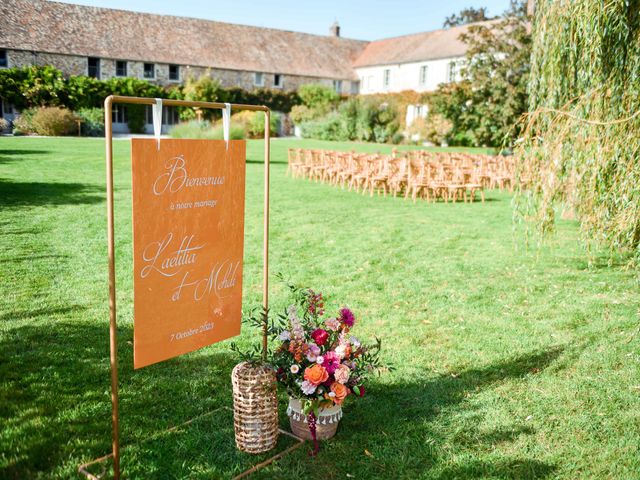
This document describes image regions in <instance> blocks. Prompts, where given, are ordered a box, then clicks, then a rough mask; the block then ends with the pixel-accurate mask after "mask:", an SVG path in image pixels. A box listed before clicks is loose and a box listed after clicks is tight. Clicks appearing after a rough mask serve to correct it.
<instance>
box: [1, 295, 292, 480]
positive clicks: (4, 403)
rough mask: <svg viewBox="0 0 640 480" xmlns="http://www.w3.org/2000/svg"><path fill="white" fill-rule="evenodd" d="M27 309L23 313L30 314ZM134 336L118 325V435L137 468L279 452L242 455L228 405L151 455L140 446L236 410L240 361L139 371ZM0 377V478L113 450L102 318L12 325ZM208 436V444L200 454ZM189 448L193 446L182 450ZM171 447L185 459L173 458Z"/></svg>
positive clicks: (4, 340)
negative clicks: (235, 371) (234, 386)
mask: <svg viewBox="0 0 640 480" xmlns="http://www.w3.org/2000/svg"><path fill="white" fill-rule="evenodd" d="M74 310H78V312H75V313H77V314H78V317H81V316H82V315H84V314H83V313H82V310H83V307H74V306H70V307H69V309H68V312H69V313H71V312H73V311H74ZM68 312H67V310H64V312H63V313H68ZM49 313H51V312H50V311H47V312H44V311H43V312H42V314H43V315H47V314H49ZM31 314H33V312H31V313H29V312H25V316H26V317H29V316H31ZM132 337H133V331H132V329H131V327H130V326H124V327H119V344H118V345H119V349H118V350H119V360H120V363H119V373H120V381H119V384H120V432H121V444H122V445H124V446H128V450H127V452H128V453H127V455H128V457H127V459H126V461H127V465H128V468H129V469H130V470H131V471H135V472H136V473H141V472H144V471H145V469H146V468H148V469H149V470H146V471H147V472H154V471H156V468H159V467H161V473H162V472H164V473H167V472H169V473H167V475H169V474H170V473H171V472H172V471H174V472H179V471H181V470H184V467H185V464H187V465H189V462H190V461H193V462H195V463H196V467H198V466H200V467H207V466H210V465H217V467H216V468H219V469H222V470H221V471H223V472H227V473H228V472H234V471H238V472H239V471H242V470H243V469H245V468H248V467H249V466H251V465H253V464H254V463H257V462H259V461H260V459H262V460H264V459H265V458H267V457H269V456H270V455H272V454H273V453H270V454H267V455H264V456H252V455H248V454H241V453H239V452H237V451H236V448H235V444H234V439H233V421H232V413H231V412H230V411H229V410H227V409H224V410H220V413H219V415H216V417H215V420H210V421H209V423H206V422H205V423H204V424H200V426H195V427H194V429H193V430H191V428H190V427H189V428H186V429H185V433H184V435H183V436H181V437H179V438H178V439H177V440H175V439H174V440H173V443H175V442H178V444H179V445H172V444H171V441H169V444H164V445H163V444H162V443H160V444H157V445H156V446H155V447H153V448H157V449H159V451H156V452H154V451H152V450H153V449H151V450H150V449H149V448H150V447H148V446H145V445H146V444H144V445H143V444H141V442H142V441H143V440H144V439H147V438H149V437H151V436H152V435H154V434H157V433H158V432H160V431H163V430H165V429H167V428H170V427H173V426H176V425H180V424H182V423H183V422H185V421H187V420H189V419H192V418H194V417H198V416H200V415H202V414H203V413H206V412H210V411H212V410H215V409H218V408H220V407H223V406H231V404H232V403H231V398H232V396H231V385H230V383H231V382H230V372H231V369H232V368H233V365H234V364H235V363H236V362H235V359H234V358H233V356H232V355H229V354H226V353H220V352H214V351H212V349H208V350H207V351H201V352H199V353H197V354H191V355H186V356H183V357H179V358H176V359H172V360H169V361H166V362H162V363H160V364H157V365H152V366H150V367H147V368H144V369H141V370H137V371H134V370H133V365H132V360H133V352H132V343H131V340H132ZM0 378H1V379H2V382H0V419H2V424H3V429H2V436H1V437H0V438H1V439H2V441H1V442H0V459H2V461H1V462H0V478H7V479H23V478H32V477H35V476H43V477H47V478H53V477H64V478H71V477H75V475H76V469H77V467H78V465H79V464H80V463H83V462H86V461H88V460H91V459H93V458H98V457H101V456H102V455H105V454H106V453H108V452H110V450H111V446H110V445H111V403H110V396H109V395H110V368H109V331H108V324H107V323H106V322H105V323H104V324H103V326H102V327H97V326H96V325H95V323H93V324H89V323H88V322H86V321H84V320H77V321H55V320H54V321H51V322H49V323H48V324H44V323H42V322H38V325H32V324H30V325H25V326H21V327H17V328H13V329H11V330H8V331H7V332H6V333H4V334H3V335H2V336H0ZM211 422H213V423H211ZM216 425H218V426H219V427H220V428H219V429H218V427H216ZM230 432H231V433H230ZM202 435H205V436H204V437H202ZM200 437H202V438H200ZM203 439H204V440H203ZM203 441H204V442H205V443H206V442H209V445H208V446H207V449H208V450H207V452H208V454H207V455H205V456H204V457H203V453H202V447H203ZM283 442H285V443H286V442H287V440H286V439H283ZM289 443H291V442H289ZM189 444H193V445H195V446H196V447H195V448H194V449H191V448H189V449H186V450H185V448H184V445H189ZM214 444H217V445H218V446H219V447H220V448H223V450H224V454H225V457H224V458H222V459H218V458H217V455H218V454H219V453H220V452H219V451H216V450H215V449H213V450H211V446H212V445H214ZM172 449H173V450H172ZM175 451H180V452H181V453H180V455H177V454H176V456H172V455H173V454H172V453H171V452H175ZM189 452H190V453H189ZM185 455H191V456H185ZM263 457H264V458H263ZM123 461H124V457H123ZM207 462H209V464H210V465H209V464H207ZM154 475H155V474H153V473H152V474H151V477H154ZM138 478H141V477H138ZM142 478H144V476H143V477H142ZM147 478H149V477H147ZM154 478H157V477H154ZM178 478H180V477H178ZM225 478H226V477H225Z"/></svg>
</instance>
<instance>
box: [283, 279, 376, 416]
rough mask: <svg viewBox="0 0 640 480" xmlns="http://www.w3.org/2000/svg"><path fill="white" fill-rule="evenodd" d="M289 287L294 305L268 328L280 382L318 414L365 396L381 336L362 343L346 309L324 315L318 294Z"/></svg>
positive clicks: (352, 318) (309, 410)
mask: <svg viewBox="0 0 640 480" xmlns="http://www.w3.org/2000/svg"><path fill="white" fill-rule="evenodd" d="M291 288H292V290H293V291H294V294H295V297H296V303H294V304H292V305H290V306H289V307H288V308H287V310H286V313H285V314H282V315H281V316H280V320H281V321H280V324H279V326H276V328H275V329H272V330H271V333H272V334H274V335H277V339H278V340H279V342H280V345H279V346H278V347H277V349H276V350H275V352H274V354H273V356H272V357H273V358H272V361H273V364H274V367H275V368H276V369H277V371H276V377H277V379H278V381H279V382H280V383H281V384H283V385H284V386H285V387H286V389H287V392H288V393H289V395H290V396H291V397H293V398H298V399H300V400H301V401H302V405H303V411H304V414H305V415H309V414H314V415H315V417H317V416H318V412H319V409H320V408H323V407H331V406H333V405H342V404H343V402H344V401H345V399H346V398H348V397H351V396H360V397H362V396H364V392H365V387H364V383H365V380H366V378H367V377H368V376H369V375H371V374H372V373H373V372H374V371H376V370H377V369H378V368H379V367H380V363H379V352H380V340H377V342H376V343H375V344H374V345H365V344H363V343H361V342H360V340H359V339H358V338H357V337H355V336H353V335H351V329H352V328H353V327H354V325H355V324H356V318H355V315H354V313H353V312H352V311H351V310H350V309H349V308H347V307H343V308H340V309H339V310H338V312H337V314H336V315H325V309H324V297H323V295H322V294H321V293H316V292H314V291H313V290H310V289H299V288H296V287H291Z"/></svg>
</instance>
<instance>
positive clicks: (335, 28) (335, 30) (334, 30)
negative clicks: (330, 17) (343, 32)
mask: <svg viewBox="0 0 640 480" xmlns="http://www.w3.org/2000/svg"><path fill="white" fill-rule="evenodd" d="M329 33H330V34H331V36H332V37H339V36H340V25H339V24H338V21H337V20H336V21H335V22H333V25H331V28H330V29H329Z"/></svg>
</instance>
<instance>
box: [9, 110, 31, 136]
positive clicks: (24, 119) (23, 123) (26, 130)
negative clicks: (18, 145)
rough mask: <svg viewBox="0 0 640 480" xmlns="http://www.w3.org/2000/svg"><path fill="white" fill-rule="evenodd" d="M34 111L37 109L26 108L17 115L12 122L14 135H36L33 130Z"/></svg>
mask: <svg viewBox="0 0 640 480" xmlns="http://www.w3.org/2000/svg"><path fill="white" fill-rule="evenodd" d="M36 111H37V108H27V109H25V110H22V111H21V112H20V115H18V116H17V117H16V119H15V120H14V121H13V134H14V135H29V134H33V133H36V132H35V129H34V128H33V116H34V115H35V113H36Z"/></svg>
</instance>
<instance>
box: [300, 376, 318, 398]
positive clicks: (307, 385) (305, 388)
mask: <svg viewBox="0 0 640 480" xmlns="http://www.w3.org/2000/svg"><path fill="white" fill-rule="evenodd" d="M300 390H302V393H304V394H305V395H313V393H314V392H315V391H316V386H315V385H314V384H313V383H311V382H310V381H308V380H305V381H304V382H302V385H300Z"/></svg>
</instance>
